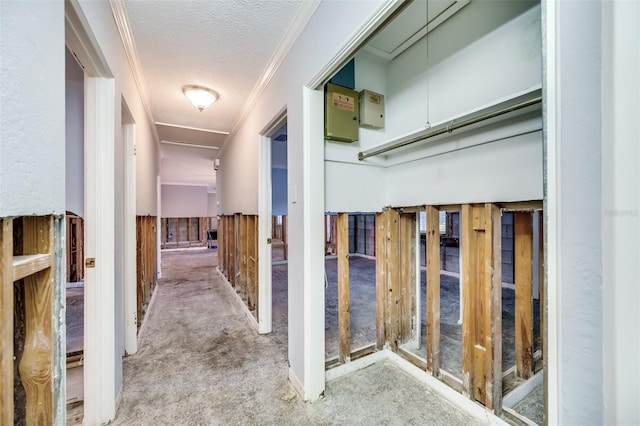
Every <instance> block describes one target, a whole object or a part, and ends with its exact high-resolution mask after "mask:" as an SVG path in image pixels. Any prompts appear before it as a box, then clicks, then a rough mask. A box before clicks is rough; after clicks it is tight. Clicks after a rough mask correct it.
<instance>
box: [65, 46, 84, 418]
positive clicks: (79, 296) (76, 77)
mask: <svg viewBox="0 0 640 426" xmlns="http://www.w3.org/2000/svg"><path fill="white" fill-rule="evenodd" d="M65 185H66V187H65V210H66V218H65V224H66V254H67V262H66V283H67V284H66V306H67V308H66V337H67V339H66V343H67V351H66V357H67V367H66V376H67V377H66V379H67V395H66V405H67V413H68V418H69V419H70V420H71V421H72V422H81V421H82V416H83V401H84V383H83V377H84V374H83V372H84V371H83V370H84V369H83V358H84V240H85V239H84V71H83V70H82V68H81V67H80V65H79V64H78V62H77V61H76V58H75V57H74V56H73V54H72V53H71V52H70V51H69V49H65Z"/></svg>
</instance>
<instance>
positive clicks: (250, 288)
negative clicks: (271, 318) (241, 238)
mask: <svg viewBox="0 0 640 426" xmlns="http://www.w3.org/2000/svg"><path fill="white" fill-rule="evenodd" d="M247 219H248V222H247V244H248V252H247V258H248V265H247V293H248V294H247V307H248V308H249V310H250V311H251V310H254V309H255V306H256V300H257V291H256V289H257V287H258V281H257V279H256V277H257V275H256V272H257V269H258V268H257V259H256V257H257V253H258V247H257V241H258V240H257V238H256V233H257V232H258V229H257V227H256V223H257V216H249V217H248V218H247ZM256 313H257V312H256Z"/></svg>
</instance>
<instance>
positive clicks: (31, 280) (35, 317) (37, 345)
mask: <svg viewBox="0 0 640 426" xmlns="http://www.w3.org/2000/svg"><path fill="white" fill-rule="evenodd" d="M22 221H23V250H24V254H37V253H48V254H49V256H52V255H53V217H36V216H29V217H23V218H22ZM53 277H54V276H53V268H52V267H49V268H46V269H44V270H42V271H40V272H37V273H35V274H33V275H30V276H28V277H26V278H25V279H24V290H25V318H26V326H27V330H26V337H25V345H24V352H23V354H22V360H20V366H19V370H20V378H21V380H22V384H23V386H24V389H25V392H26V394H27V418H26V423H27V424H34V425H35V424H51V423H52V422H53V377H52V374H53V352H54V342H53V324H52V318H53Z"/></svg>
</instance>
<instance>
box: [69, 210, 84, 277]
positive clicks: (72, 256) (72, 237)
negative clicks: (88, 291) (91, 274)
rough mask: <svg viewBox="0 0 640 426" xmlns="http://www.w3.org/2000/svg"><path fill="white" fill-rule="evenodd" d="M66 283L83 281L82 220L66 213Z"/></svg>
mask: <svg viewBox="0 0 640 426" xmlns="http://www.w3.org/2000/svg"><path fill="white" fill-rule="evenodd" d="M66 223H67V282H69V283H74V282H78V281H83V280H84V220H83V219H82V218H81V217H79V216H76V215H75V214H73V213H70V212H67V215H66Z"/></svg>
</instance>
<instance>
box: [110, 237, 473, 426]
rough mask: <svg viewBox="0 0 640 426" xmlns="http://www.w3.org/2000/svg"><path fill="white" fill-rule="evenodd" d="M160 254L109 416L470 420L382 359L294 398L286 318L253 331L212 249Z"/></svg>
mask: <svg viewBox="0 0 640 426" xmlns="http://www.w3.org/2000/svg"><path fill="white" fill-rule="evenodd" d="M162 262H163V263H162V264H163V278H162V279H161V280H160V282H159V286H158V289H157V295H156V299H155V303H154V305H153V306H152V308H151V310H150V312H149V316H148V319H147V324H146V326H145V328H144V329H143V330H142V336H141V342H140V343H141V344H140V348H139V350H138V353H137V354H135V355H132V356H130V357H127V358H125V359H124V387H123V391H122V400H121V403H120V407H119V410H118V413H117V414H116V418H115V421H114V424H116V425H152V424H153V425H157V424H172V425H173V424H189V425H205V424H206V425H215V424H225V425H226V424H234V425H235V424H274V425H275V424H278V425H280V424H298V425H303V424H304V425H309V424H313V425H320V424H327V425H328V424H349V425H351V424H354V425H358V424H362V425H364V424H367V425H368V424H398V425H400V424H472V423H475V420H474V419H473V418H472V417H470V416H468V415H467V414H466V413H465V412H463V411H462V410H460V409H459V408H457V407H455V406H454V405H452V404H451V403H450V402H449V401H447V400H445V399H443V398H441V397H440V396H439V395H437V394H435V393H433V392H431V391H430V390H429V389H428V388H427V387H426V386H425V385H424V384H421V383H419V382H418V381H416V380H415V379H413V378H412V377H410V376H408V375H406V374H405V373H404V372H403V371H401V370H400V369H399V368H397V367H395V366H394V365H393V364H390V363H388V362H386V361H382V362H380V363H377V364H375V365H373V366H371V367H369V368H366V369H364V370H360V371H358V372H356V373H352V374H350V375H348V376H344V377H342V378H339V379H336V380H335V381H332V382H329V383H328V384H327V388H326V394H325V397H324V398H323V399H321V400H319V401H317V402H314V403H311V404H309V403H304V402H302V401H301V400H300V398H299V397H298V396H297V394H296V392H295V391H294V389H293V387H292V385H291V383H290V382H289V379H288V370H289V367H288V363H287V345H286V326H283V325H282V324H280V326H278V327H275V328H274V332H273V333H272V334H271V335H266V336H265V335H258V334H257V333H256V332H255V330H254V329H253V328H252V327H251V325H250V324H249V322H248V320H247V318H246V317H245V315H244V313H243V312H242V310H241V308H240V307H239V306H238V303H237V300H236V299H235V297H234V296H233V295H232V293H231V291H230V289H229V287H228V286H227V285H226V284H225V283H224V282H223V280H222V279H221V278H220V277H219V276H218V275H217V274H216V272H215V271H214V265H215V262H216V257H215V252H214V251H213V250H206V249H205V250H202V251H189V252H172V253H163V254H162ZM285 306H286V305H285ZM285 324H286V322H285Z"/></svg>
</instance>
